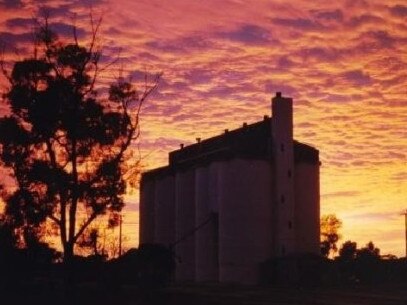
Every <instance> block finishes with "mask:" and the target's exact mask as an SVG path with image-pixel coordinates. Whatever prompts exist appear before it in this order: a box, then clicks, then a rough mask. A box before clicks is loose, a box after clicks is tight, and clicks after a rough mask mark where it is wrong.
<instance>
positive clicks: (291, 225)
mask: <svg viewBox="0 0 407 305" xmlns="http://www.w3.org/2000/svg"><path fill="white" fill-rule="evenodd" d="M292 227H293V224H292V222H291V221H289V222H288V228H289V229H292Z"/></svg>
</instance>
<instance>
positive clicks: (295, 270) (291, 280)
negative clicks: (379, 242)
mask: <svg viewBox="0 0 407 305" xmlns="http://www.w3.org/2000/svg"><path fill="white" fill-rule="evenodd" d="M260 268H261V270H262V282H263V283H266V284H270V283H271V284H277V285H300V286H320V285H322V286H325V285H333V286H336V285H358V284H363V285H364V284H368V285H370V284H381V283H400V282H404V283H407V259H405V258H397V257H395V256H393V255H387V256H380V250H379V249H378V248H376V247H375V245H374V244H373V243H372V242H369V243H368V244H367V245H366V246H365V247H363V248H360V249H358V248H357V244H356V243H355V242H351V241H347V242H345V243H344V244H343V245H342V247H341V248H340V249H339V256H337V257H336V258H334V259H328V258H326V257H324V256H319V255H313V254H310V255H292V256H286V257H282V258H273V259H270V260H268V261H266V262H264V263H263V264H262V265H261V267H260Z"/></svg>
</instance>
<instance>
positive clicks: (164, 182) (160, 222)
mask: <svg viewBox="0 0 407 305" xmlns="http://www.w3.org/2000/svg"><path fill="white" fill-rule="evenodd" d="M154 196H155V234H154V236H155V238H154V240H155V242H156V243H160V244H163V245H165V246H170V245H171V244H172V243H173V242H174V241H175V178H174V176H173V175H166V176H163V177H159V178H156V181H155V195H154Z"/></svg>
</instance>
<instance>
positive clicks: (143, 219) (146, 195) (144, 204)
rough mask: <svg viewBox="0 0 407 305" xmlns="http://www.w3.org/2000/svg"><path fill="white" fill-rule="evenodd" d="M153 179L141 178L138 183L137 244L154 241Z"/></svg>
mask: <svg viewBox="0 0 407 305" xmlns="http://www.w3.org/2000/svg"><path fill="white" fill-rule="evenodd" d="M154 197H155V180H154V179H153V178H148V179H146V178H143V179H142V180H141V183H140V205H139V210H140V218H139V219H140V220H139V244H145V243H154V229H155V206H154V203H155V198H154Z"/></svg>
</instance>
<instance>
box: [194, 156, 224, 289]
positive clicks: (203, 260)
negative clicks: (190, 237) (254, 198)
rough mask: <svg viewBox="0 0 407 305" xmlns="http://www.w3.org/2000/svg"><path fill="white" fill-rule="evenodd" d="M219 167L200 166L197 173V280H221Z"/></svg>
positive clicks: (213, 165)
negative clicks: (219, 260) (219, 259)
mask: <svg viewBox="0 0 407 305" xmlns="http://www.w3.org/2000/svg"><path fill="white" fill-rule="evenodd" d="M216 170H217V167H215V164H212V165H211V166H207V167H199V168H197V169H196V172H195V209H196V210H195V217H196V218H195V225H196V227H197V228H199V229H198V230H197V231H196V233H195V259H196V265H195V266H196V269H195V272H196V274H195V279H196V281H198V282H205V281H211V282H213V281H218V217H217V210H215V207H216V206H217V202H214V201H216V200H217V196H216V193H217V172H216Z"/></svg>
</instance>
